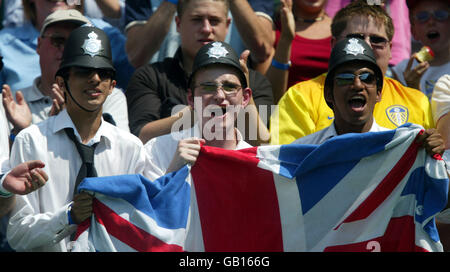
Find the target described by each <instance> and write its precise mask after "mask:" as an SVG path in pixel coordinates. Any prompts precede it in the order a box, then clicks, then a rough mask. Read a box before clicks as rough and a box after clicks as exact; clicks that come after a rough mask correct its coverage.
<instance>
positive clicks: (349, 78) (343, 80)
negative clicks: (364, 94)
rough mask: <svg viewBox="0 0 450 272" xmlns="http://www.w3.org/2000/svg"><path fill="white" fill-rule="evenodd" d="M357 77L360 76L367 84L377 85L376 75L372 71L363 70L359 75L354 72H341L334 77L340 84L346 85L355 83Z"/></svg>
mask: <svg viewBox="0 0 450 272" xmlns="http://www.w3.org/2000/svg"><path fill="white" fill-rule="evenodd" d="M356 77H358V78H359V80H360V81H361V82H362V83H363V84H365V85H367V86H373V85H375V82H376V79H375V75H374V74H373V73H370V72H363V73H361V74H359V75H355V74H352V73H341V74H338V75H336V76H335V77H334V79H335V81H336V84H337V85H338V86H346V85H351V84H353V82H355V78H356Z"/></svg>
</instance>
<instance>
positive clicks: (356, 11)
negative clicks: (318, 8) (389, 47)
mask: <svg viewBox="0 0 450 272" xmlns="http://www.w3.org/2000/svg"><path fill="white" fill-rule="evenodd" d="M355 16H366V17H372V18H373V19H374V20H375V21H377V22H379V23H382V24H384V28H385V29H386V35H387V38H388V40H389V41H392V38H393V37H394V24H393V22H392V18H391V17H390V16H389V14H388V13H387V12H386V10H384V8H383V7H381V6H380V5H369V4H367V1H366V0H356V1H353V2H352V3H350V4H348V5H347V6H345V7H344V8H342V9H341V10H339V11H338V12H337V13H336V15H334V17H333V21H332V23H331V34H332V35H333V37H335V38H338V37H340V36H341V34H342V32H343V31H344V30H345V29H346V28H347V23H348V21H349V20H350V19H351V18H352V17H355Z"/></svg>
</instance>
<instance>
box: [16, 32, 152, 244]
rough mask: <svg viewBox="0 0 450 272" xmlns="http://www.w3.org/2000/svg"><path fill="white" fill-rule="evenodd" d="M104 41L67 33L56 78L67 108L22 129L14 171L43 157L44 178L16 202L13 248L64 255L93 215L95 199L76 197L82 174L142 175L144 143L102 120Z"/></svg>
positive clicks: (109, 69)
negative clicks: (37, 186)
mask: <svg viewBox="0 0 450 272" xmlns="http://www.w3.org/2000/svg"><path fill="white" fill-rule="evenodd" d="M115 72H116V70H115V69H114V66H113V63H112V58H111V47H110V44H109V39H108V37H107V36H106V34H105V32H103V31H102V30H100V29H98V28H96V27H91V26H81V27H79V28H77V29H75V30H73V31H72V32H71V33H70V36H69V38H68V40H67V43H66V46H65V47H64V52H63V56H62V62H61V65H60V67H59V69H58V71H57V73H56V81H57V84H58V86H59V87H60V88H61V89H62V90H63V91H64V94H65V99H66V103H65V109H64V110H63V111H61V112H60V113H59V114H58V115H56V116H52V117H50V118H48V119H46V120H44V121H42V122H40V123H38V124H33V125H31V126H30V127H28V128H26V129H24V130H22V131H21V132H20V133H19V134H18V135H17V137H16V139H15V141H14V144H13V147H12V149H11V159H10V163H11V166H15V165H17V164H20V163H22V162H23V161H26V160H29V159H28V158H29V157H32V158H40V159H41V160H42V161H43V162H44V163H45V168H44V170H45V171H46V172H47V174H48V177H49V181H48V182H47V183H46V185H45V186H43V187H41V188H40V189H38V190H37V191H35V192H33V193H30V194H28V195H26V196H19V197H17V204H16V205H15V207H14V209H13V210H12V212H11V217H10V220H9V225H8V230H7V238H8V241H9V244H10V245H11V247H12V248H13V249H15V250H17V251H24V250H26V251H67V250H70V235H71V234H73V232H74V231H75V229H76V227H77V225H78V224H80V223H81V222H83V221H84V220H86V219H88V218H89V217H90V216H91V214H92V201H93V196H91V195H89V194H87V193H84V192H78V191H77V187H78V184H79V182H81V180H82V179H83V178H84V177H93V176H113V175H124V174H144V170H145V167H146V164H147V162H146V155H145V151H144V149H143V145H142V143H141V141H140V140H139V139H138V138H137V137H135V136H134V135H132V134H131V133H129V132H126V131H123V130H122V129H119V128H117V127H116V126H113V125H111V124H109V123H108V122H105V121H104V119H103V118H102V106H103V104H104V103H105V100H106V98H107V97H108V95H110V94H111V92H112V90H113V89H114V87H115V85H116V81H115V80H114V76H115Z"/></svg>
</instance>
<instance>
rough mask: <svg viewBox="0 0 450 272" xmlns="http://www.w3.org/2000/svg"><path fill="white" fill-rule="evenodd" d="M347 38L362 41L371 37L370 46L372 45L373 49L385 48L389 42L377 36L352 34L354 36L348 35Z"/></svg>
mask: <svg viewBox="0 0 450 272" xmlns="http://www.w3.org/2000/svg"><path fill="white" fill-rule="evenodd" d="M346 37H347V38H359V39H362V40H366V37H369V41H370V44H371V45H372V47H380V48H382V47H383V48H384V47H385V46H386V44H387V42H388V40H387V39H386V38H384V37H381V36H377V35H364V34H362V33H352V34H348V35H347V36H346Z"/></svg>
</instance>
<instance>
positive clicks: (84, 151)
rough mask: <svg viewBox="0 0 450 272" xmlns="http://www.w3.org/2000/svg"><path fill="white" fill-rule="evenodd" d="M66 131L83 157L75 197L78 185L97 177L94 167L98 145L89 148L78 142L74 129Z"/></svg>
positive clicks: (76, 182)
mask: <svg viewBox="0 0 450 272" xmlns="http://www.w3.org/2000/svg"><path fill="white" fill-rule="evenodd" d="M64 130H65V131H66V134H67V136H69V138H70V139H71V140H72V142H74V144H75V146H76V147H77V150H78V153H79V154H80V157H81V167H80V170H79V171H78V175H77V179H76V181H75V187H74V190H73V195H75V194H76V193H77V188H78V185H79V184H80V182H81V181H82V180H83V179H84V178H86V177H96V176H97V171H96V170H95V166H94V152H95V147H96V146H97V143H95V144H93V145H92V146H87V145H85V144H82V143H80V142H78V140H77V138H76V137H75V134H74V133H73V129H72V128H65V129H64Z"/></svg>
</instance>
